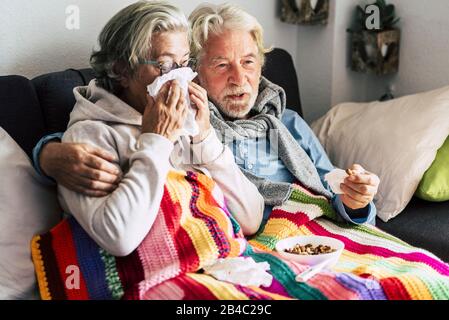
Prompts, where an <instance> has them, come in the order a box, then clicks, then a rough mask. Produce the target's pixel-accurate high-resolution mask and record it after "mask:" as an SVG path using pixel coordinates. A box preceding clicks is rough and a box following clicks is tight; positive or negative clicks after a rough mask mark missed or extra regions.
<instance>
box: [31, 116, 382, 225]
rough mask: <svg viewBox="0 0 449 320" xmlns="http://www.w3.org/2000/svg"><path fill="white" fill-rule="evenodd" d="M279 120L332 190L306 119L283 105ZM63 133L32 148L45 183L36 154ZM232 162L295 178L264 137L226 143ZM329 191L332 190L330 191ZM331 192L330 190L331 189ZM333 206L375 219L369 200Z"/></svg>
mask: <svg viewBox="0 0 449 320" xmlns="http://www.w3.org/2000/svg"><path fill="white" fill-rule="evenodd" d="M281 120H282V123H283V124H284V125H285V126H286V127H287V129H288V130H289V131H290V133H291V134H292V135H293V137H294V138H295V140H296V141H297V142H298V144H299V145H300V146H301V147H302V148H303V149H304V151H306V153H307V154H308V155H309V157H310V159H311V160H312V162H313V163H314V165H315V167H316V169H317V171H318V174H319V176H320V178H321V181H322V183H323V185H324V187H326V189H327V190H329V191H331V189H330V187H329V185H328V184H327V182H326V181H324V175H325V174H326V173H328V172H330V171H332V170H333V169H334V166H333V165H332V163H331V162H330V160H329V158H328V157H327V155H326V152H325V151H324V149H323V147H322V146H321V144H320V142H319V141H318V138H317V137H316V136H315V134H314V133H313V131H312V130H311V129H310V127H309V126H308V125H307V123H306V122H305V121H304V120H303V119H302V118H301V117H300V116H299V115H298V114H297V113H296V112H294V111H292V110H289V109H286V110H285V112H284V114H283V116H282V119H281ZM62 135H63V133H54V134H50V135H48V136H45V137H43V138H42V139H41V140H40V141H39V142H38V144H37V145H36V147H34V149H33V164H34V168H35V169H36V171H37V172H38V173H39V175H40V176H41V177H42V178H43V179H45V180H46V182H47V183H48V184H54V180H53V179H51V178H49V177H46V176H45V175H44V174H43V172H42V171H41V168H40V164H39V154H40V151H41V149H42V147H43V146H44V145H45V143H47V142H49V141H51V140H60V139H61V138H62ZM229 147H230V148H231V150H232V152H233V154H234V158H235V162H236V163H237V164H238V165H239V166H240V167H242V168H245V169H247V170H249V171H251V172H252V173H254V174H256V175H258V176H261V177H265V178H268V179H270V180H273V181H279V182H290V183H292V182H294V181H295V178H294V177H293V175H292V174H291V173H290V171H288V169H287V168H286V167H285V165H284V164H283V163H282V161H281V160H280V159H279V158H278V156H277V155H276V154H274V153H272V152H270V150H271V148H270V142H269V141H268V140H266V139H247V140H244V141H234V142H233V143H231V144H230V145H229ZM331 192H332V191H331ZM332 194H333V193H332ZM332 206H333V207H334V209H335V210H336V212H338V213H339V215H340V217H341V218H342V219H343V220H345V221H348V222H350V223H354V224H363V223H366V222H367V223H371V224H373V225H374V224H375V221H376V207H375V206H374V203H372V202H371V203H370V204H369V205H368V206H367V207H366V208H363V209H359V210H351V209H349V208H346V207H345V206H344V205H343V202H342V201H341V198H340V196H339V195H335V194H334V196H333V198H332ZM272 208H273V207H272V206H265V211H264V221H266V220H267V219H268V217H269V214H270V212H271V209H272Z"/></svg>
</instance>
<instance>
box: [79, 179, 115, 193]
mask: <svg viewBox="0 0 449 320" xmlns="http://www.w3.org/2000/svg"><path fill="white" fill-rule="evenodd" d="M76 184H77V185H79V186H80V187H82V188H84V189H89V190H95V191H103V192H107V193H110V192H112V191H114V190H115V189H117V184H113V183H106V182H101V181H98V180H92V179H89V178H84V177H78V178H77V181H76Z"/></svg>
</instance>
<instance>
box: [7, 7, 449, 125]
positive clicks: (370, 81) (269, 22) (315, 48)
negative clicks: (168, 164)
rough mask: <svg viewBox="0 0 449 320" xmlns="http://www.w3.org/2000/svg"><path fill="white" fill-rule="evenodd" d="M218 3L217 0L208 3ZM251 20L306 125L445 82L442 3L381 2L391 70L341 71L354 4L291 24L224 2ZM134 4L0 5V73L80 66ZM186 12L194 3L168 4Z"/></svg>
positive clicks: (447, 10)
mask: <svg viewBox="0 0 449 320" xmlns="http://www.w3.org/2000/svg"><path fill="white" fill-rule="evenodd" d="M208 1H209V2H212V3H221V2H224V1H225V0H208ZM231 1H232V2H233V3H236V4H239V5H241V6H242V7H243V8H245V9H246V10H248V11H249V12H250V13H252V14H253V15H255V16H256V18H257V19H258V20H259V21H260V22H261V24H262V25H263V27H264V29H265V33H266V37H265V38H266V42H267V45H274V46H279V47H283V48H285V49H287V50H288V51H289V52H290V54H291V55H292V56H293V58H294V60H295V62H296V68H297V71H298V74H299V83H300V90H301V99H302V104H303V110H304V116H305V119H306V120H307V121H308V122H309V123H310V122H312V121H313V120H315V119H317V118H319V117H320V116H322V115H323V114H324V113H326V112H327V111H328V110H329V109H330V108H331V107H332V106H334V105H336V104H338V103H340V102H344V101H370V100H375V99H378V98H379V97H380V96H381V95H382V94H383V93H384V92H385V89H386V87H387V86H388V85H389V84H390V83H391V84H394V86H395V89H396V96H401V95H405V94H411V93H414V92H419V91H424V90H429V89H433V88H437V87H441V86H444V85H449V36H447V32H448V30H449V19H448V17H449V1H447V0H428V1H422V0H389V2H392V3H394V4H395V5H396V7H397V13H398V15H399V16H400V17H401V18H402V20H401V23H400V25H399V26H400V28H401V30H402V40H401V56H400V67H399V73H398V74H397V75H394V76H383V77H379V76H375V75H365V74H359V73H355V72H353V71H351V70H350V69H349V61H348V60H349V44H348V34H347V33H346V29H347V28H348V26H349V25H350V21H351V19H352V14H353V10H354V8H355V6H356V5H357V4H364V3H367V2H369V3H371V2H372V1H373V0H331V13H330V17H329V24H328V25H326V26H313V27H312V26H296V25H290V24H286V23H283V22H281V21H280V19H279V1H277V0H231ZM132 2H134V0H95V1H93V0H14V1H13V0H0V12H1V14H2V18H1V19H0V75H6V74H21V75H24V76H27V77H34V76H36V75H39V74H42V73H46V72H51V71H59V70H63V69H66V68H70V67H71V68H82V67H87V66H88V59H89V55H90V52H91V50H92V48H93V47H94V45H95V44H96V39H97V36H98V34H99V32H100V30H101V28H102V27H103V25H104V24H105V23H106V21H107V20H108V19H109V18H110V17H112V15H113V14H115V13H116V12H117V11H118V10H119V9H121V8H123V7H124V6H126V5H128V4H130V3H132ZM172 2H173V3H174V4H176V5H178V6H179V7H180V8H181V9H183V10H184V11H185V12H186V13H190V12H191V11H192V10H193V9H194V8H195V7H196V6H197V5H198V4H200V3H201V2H203V1H202V0H189V1H182V0H172ZM70 4H75V5H78V6H79V7H80V10H81V28H80V30H74V31H69V30H67V29H66V28H65V19H66V14H65V8H66V7H67V6H68V5H70Z"/></svg>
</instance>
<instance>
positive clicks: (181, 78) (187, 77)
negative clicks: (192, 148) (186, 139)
mask: <svg viewBox="0 0 449 320" xmlns="http://www.w3.org/2000/svg"><path fill="white" fill-rule="evenodd" d="M196 76H197V73H196V72H193V71H192V69H190V68H187V67H186V68H178V69H175V70H172V71H170V72H169V73H166V74H164V75H162V76H160V77H158V78H156V79H155V80H154V81H153V83H152V84H150V85H149V86H148V87H147V91H148V94H149V95H150V96H152V97H153V98H154V97H156V96H157V94H158V92H159V90H160V89H161V87H162V86H163V85H164V84H165V83H166V82H168V81H172V80H177V81H178V83H179V85H180V87H181V90H182V93H183V95H184V97H185V99H186V101H187V104H188V105H189V106H190V98H189V92H188V90H189V82H190V81H192V80H193V79H194V78H195V77H196ZM195 116H196V110H194V109H193V108H192V107H189V112H188V114H187V118H186V121H185V123H184V128H183V130H182V133H181V136H185V135H188V136H193V137H194V136H196V135H198V133H199V128H198V125H197V123H196V121H195Z"/></svg>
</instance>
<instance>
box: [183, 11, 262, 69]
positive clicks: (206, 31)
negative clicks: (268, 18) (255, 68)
mask: <svg viewBox="0 0 449 320" xmlns="http://www.w3.org/2000/svg"><path fill="white" fill-rule="evenodd" d="M189 22H190V28H191V31H190V32H191V33H190V36H191V39H190V54H191V56H192V57H193V58H196V59H197V60H198V62H200V60H201V56H202V53H203V49H204V44H205V43H206V42H207V39H208V37H209V35H211V34H212V35H218V34H220V33H222V32H224V31H225V30H241V31H248V32H250V33H251V35H252V37H253V39H254V41H255V42H256V45H257V48H258V49H259V54H260V58H261V61H262V65H263V64H264V61H265V53H267V52H269V51H270V50H271V49H266V48H265V46H264V41H263V28H262V26H261V25H260V23H259V22H258V21H257V19H256V18H255V17H253V16H252V15H250V14H249V13H247V12H246V11H244V10H243V9H241V8H240V7H238V6H235V5H232V4H229V3H224V4H221V5H213V4H209V3H206V4H202V5H200V6H198V7H197V8H196V9H195V10H194V11H193V12H192V13H191V14H190V16H189Z"/></svg>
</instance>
